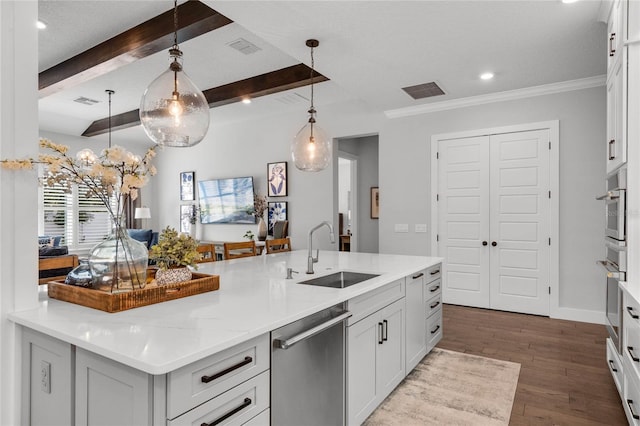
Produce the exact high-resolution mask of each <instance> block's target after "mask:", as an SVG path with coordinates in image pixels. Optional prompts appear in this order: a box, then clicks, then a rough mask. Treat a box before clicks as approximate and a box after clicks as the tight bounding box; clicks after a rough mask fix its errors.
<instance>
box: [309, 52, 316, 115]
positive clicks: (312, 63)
mask: <svg viewBox="0 0 640 426" xmlns="http://www.w3.org/2000/svg"><path fill="white" fill-rule="evenodd" d="M314 65H315V64H314V60H313V47H311V76H310V77H309V79H310V80H311V109H312V110H314V112H315V108H314V107H313V68H314Z"/></svg>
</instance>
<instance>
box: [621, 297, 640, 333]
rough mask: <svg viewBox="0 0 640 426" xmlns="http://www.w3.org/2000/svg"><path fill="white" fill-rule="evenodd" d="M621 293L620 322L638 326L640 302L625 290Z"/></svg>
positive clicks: (639, 323)
mask: <svg viewBox="0 0 640 426" xmlns="http://www.w3.org/2000/svg"><path fill="white" fill-rule="evenodd" d="M622 295H623V296H622V297H623V300H622V303H623V306H622V308H623V309H622V310H623V311H624V319H623V321H622V324H624V325H627V324H634V325H637V326H638V327H640V303H638V301H637V300H636V299H635V298H633V297H631V295H630V294H629V293H628V292H627V291H624V292H623V293H622Z"/></svg>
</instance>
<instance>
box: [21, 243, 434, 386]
mask: <svg viewBox="0 0 640 426" xmlns="http://www.w3.org/2000/svg"><path fill="white" fill-rule="evenodd" d="M441 261H442V259H441V258H437V257H424V256H404V255H385V254H368V253H347V252H337V251H321V252H320V260H319V262H318V263H316V264H315V265H314V270H315V275H307V274H305V271H306V266H307V251H306V250H304V251H303V250H300V251H293V252H290V253H280V254H271V255H264V256H256V257H248V258H242V259H234V260H229V261H221V262H212V263H203V264H201V265H200V267H199V268H198V272H200V273H205V274H216V275H219V276H220V289H219V290H217V291H213V292H208V293H204V294H200V295H196V296H190V297H185V298H182V299H177V300H172V301H168V302H164V303H158V304H155V305H150V306H145V307H141V308H136V309H131V310H128V311H123V312H119V313H106V312H103V311H100V310H96V309H91V308H86V307H83V306H80V305H75V304H72V303H67V302H62V301H59V300H54V299H49V298H48V297H47V296H46V292H44V291H42V293H41V301H40V303H39V306H38V307H37V308H35V309H31V310H26V311H20V312H14V313H11V314H10V315H9V319H11V320H12V321H14V322H16V323H18V324H20V325H23V326H25V327H29V328H31V329H33V330H36V331H40V332H42V333H45V334H48V335H50V336H52V337H55V338H57V339H60V340H63V341H65V342H68V343H71V344H73V345H76V346H78V347H81V348H84V349H86V350H88V351H91V352H94V353H97V354H99V355H102V356H105V357H107V358H110V359H112V360H115V361H118V362H121V363H123V364H125V365H128V366H131V367H134V368H136V369H139V370H142V371H144V372H147V373H149V374H165V373H168V372H170V371H173V370H175V369H177V368H180V367H182V366H185V365H187V364H189V363H191V362H194V361H197V360H199V359H202V358H204V357H206V356H209V355H212V354H214V353H217V352H219V351H221V350H224V349H226V348H229V347H231V346H234V345H236V344H238V343H241V342H244V341H246V340H249V339H251V338H253V337H256V336H259V335H261V334H263V333H266V332H269V331H271V330H274V329H276V328H278V327H281V326H283V325H286V324H288V323H290V322H293V321H296V320H298V319H300V318H303V317H305V316H307V315H310V314H312V313H314V312H317V311H320V310H322V309H324V308H327V307H330V306H332V305H334V304H337V303H341V302H344V301H345V300H348V299H351V298H353V297H355V296H358V295H360V294H363V293H366V292H368V291H371V290H374V289H376V288H378V287H381V286H383V285H385V284H387V283H390V282H392V281H394V280H397V279H400V278H402V277H404V276H406V275H409V274H412V273H415V272H417V271H419V270H421V269H424V268H428V267H431V266H433V265H435V264H437V263H440V262H441ZM289 267H290V268H293V269H294V270H295V271H299V273H298V274H294V279H292V280H287V279H285V276H286V269H287V268H289ZM342 270H346V271H356V272H369V273H374V274H380V276H379V277H376V278H373V279H371V280H368V281H365V282H362V283H359V284H356V285H353V286H351V287H348V288H345V289H335V288H327V287H318V286H311V285H304V284H298V283H299V282H300V281H304V280H307V279H310V278H315V277H320V276H323V275H328V274H331V273H333V272H337V271H342ZM41 287H45V286H41Z"/></svg>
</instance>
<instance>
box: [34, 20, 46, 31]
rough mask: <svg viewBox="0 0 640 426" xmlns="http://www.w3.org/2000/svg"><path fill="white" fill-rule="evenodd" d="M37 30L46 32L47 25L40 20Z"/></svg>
mask: <svg viewBox="0 0 640 426" xmlns="http://www.w3.org/2000/svg"><path fill="white" fill-rule="evenodd" d="M36 28H38V29H39V30H44V29H45V28H47V24H45V23H44V22H43V21H41V20H39V19H38V21H37V22H36Z"/></svg>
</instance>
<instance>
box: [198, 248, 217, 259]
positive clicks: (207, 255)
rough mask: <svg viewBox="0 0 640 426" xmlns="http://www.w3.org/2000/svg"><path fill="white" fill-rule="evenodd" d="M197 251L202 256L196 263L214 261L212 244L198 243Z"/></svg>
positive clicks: (214, 252)
mask: <svg viewBox="0 0 640 426" xmlns="http://www.w3.org/2000/svg"><path fill="white" fill-rule="evenodd" d="M197 250H198V253H200V254H201V255H202V258H201V259H200V260H198V261H196V263H206V262H215V261H216V247H215V246H214V245H213V244H200V245H198V248H197Z"/></svg>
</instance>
